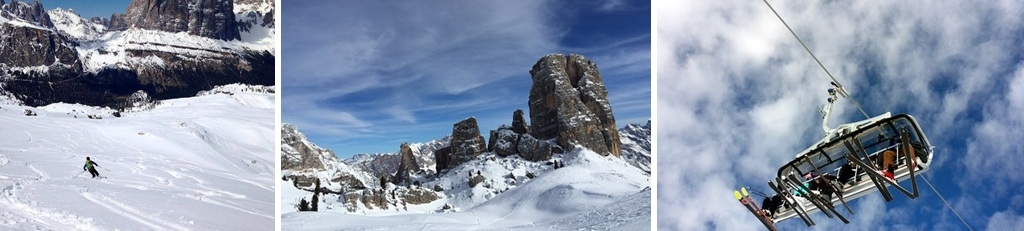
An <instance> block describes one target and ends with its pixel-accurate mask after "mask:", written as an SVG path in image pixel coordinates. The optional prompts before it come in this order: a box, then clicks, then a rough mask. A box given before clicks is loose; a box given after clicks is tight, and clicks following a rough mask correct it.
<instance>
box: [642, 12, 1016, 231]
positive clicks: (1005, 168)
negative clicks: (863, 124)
mask: <svg viewBox="0 0 1024 231" xmlns="http://www.w3.org/2000/svg"><path fill="white" fill-rule="evenodd" d="M771 2H772V3H773V6H774V7H775V8H776V9H777V10H778V11H779V14H781V15H782V17H783V18H784V19H786V20H787V22H788V23H789V24H790V25H791V26H792V27H793V29H794V30H795V31H796V33H798V34H799V35H800V36H801V38H802V39H804V41H805V42H807V44H808V46H809V47H810V49H812V50H813V51H814V52H815V55H817V56H818V58H819V59H821V61H822V62H823V64H824V65H825V66H826V67H828V69H829V71H831V72H832V73H833V75H835V76H836V77H837V78H838V79H839V80H840V81H841V82H842V83H843V84H844V85H846V87H847V89H848V90H849V91H850V92H851V93H852V94H853V96H854V97H855V98H856V99H857V100H858V101H859V102H860V103H861V104H862V105H863V106H864V109H865V110H866V111H867V113H869V114H871V115H878V114H881V113H884V112H887V111H890V112H893V113H894V114H895V113H908V114H911V115H913V116H915V117H916V118H917V119H918V120H919V122H920V123H921V125H922V126H923V129H924V131H925V132H926V133H927V134H928V136H929V138H930V139H931V141H932V143H933V145H934V146H935V150H936V153H935V155H936V157H935V160H934V163H933V165H932V169H931V170H930V171H929V172H927V173H925V174H924V175H925V176H926V177H927V178H928V179H929V180H930V181H931V182H932V183H933V184H935V186H936V187H937V189H938V191H940V192H941V193H942V194H943V196H945V197H946V199H947V200H949V201H950V203H952V206H953V207H954V208H956V209H957V211H958V212H959V213H960V214H961V215H963V216H964V219H965V220H967V222H968V223H969V224H970V225H971V226H972V227H973V228H974V229H975V230H1024V175H1022V174H1019V171H1020V169H1021V168H1020V167H1019V165H1020V164H1021V163H1024V155H1021V153H1022V152H1024V142H1021V139H1022V138H1024V119H1022V117H1021V115H1022V113H1021V112H1022V111H1024V56H1022V51H1024V49H1022V47H1024V37H1021V36H1020V35H1021V34H1022V33H1024V18H1022V17H1024V5H1021V4H1019V2H1016V1H984V2H970V3H967V2H963V3H961V2H948V1H915V2H901V1H838V2H837V1H808V2H804V1H796V2H794V1H771ZM657 5H658V7H657V8H658V11H657V12H656V15H658V16H657V18H656V20H658V28H657V36H656V37H657V42H656V44H657V49H656V50H657V51H656V56H657V59H656V60H657V65H658V79H657V83H658V88H657V98H658V101H657V105H658V107H657V113H658V116H657V121H656V124H657V127H658V130H657V133H656V136H657V137H658V138H657V142H658V144H657V152H656V153H657V154H656V155H657V160H656V161H657V165H658V168H657V181H658V183H657V184H658V185H657V190H658V193H657V198H658V199H657V203H658V208H657V209H658V211H657V214H658V218H657V219H658V228H659V229H662V230H759V229H763V227H762V226H761V224H760V223H759V222H758V221H757V220H756V219H755V218H754V217H753V216H751V215H749V213H748V212H746V211H745V209H744V208H743V207H742V206H741V205H739V203H738V202H736V201H735V199H734V198H732V191H733V190H737V189H738V188H739V187H741V186H752V187H753V188H755V189H758V190H761V191H767V187H766V184H765V182H767V181H768V179H769V178H770V177H771V176H774V174H775V171H776V170H777V168H778V167H779V166H780V165H782V164H784V163H786V162H788V161H790V160H791V158H792V157H793V155H795V154H796V153H797V152H799V151H801V150H803V149H805V148H806V147H807V146H808V145H810V144H812V143H814V142H815V141H817V140H818V139H820V137H821V136H822V131H821V129H820V120H819V119H818V118H819V117H818V116H819V114H818V113H817V109H816V107H817V106H819V105H821V104H823V103H824V101H825V90H826V89H827V88H828V77H827V76H826V75H825V73H824V72H822V70H821V69H820V68H819V67H818V65H817V64H816V63H814V61H813V60H812V59H811V57H810V56H809V55H808V54H807V53H806V52H805V51H804V50H803V48H802V47H800V45H799V44H798V43H797V41H796V40H795V39H794V38H793V36H792V35H790V34H789V32H788V31H787V30H786V28H785V27H784V26H783V25H782V23H780V22H779V20H778V19H777V18H776V17H775V15H774V14H772V12H771V11H770V10H769V9H768V7H767V6H765V4H764V3H763V2H761V1H738V0H737V1H662V2H659V3H658V4H657ZM836 113H837V114H835V115H834V116H833V119H832V124H839V123H845V122H850V121H853V120H859V119H862V118H863V116H862V115H860V113H859V112H857V111H856V109H855V108H853V106H852V104H851V103H849V101H840V104H838V105H837V107H836ZM919 183H920V185H919V187H920V188H921V190H923V192H922V195H921V197H919V198H918V199H915V200H910V199H908V198H907V197H905V196H902V194H898V195H897V196H896V197H895V198H896V199H895V201H894V202H890V203H885V202H884V200H883V199H882V197H881V196H879V195H878V194H877V193H876V194H873V195H869V196H865V197H863V198H861V199H858V200H857V201H854V202H853V203H852V204H851V206H852V207H853V208H854V209H855V212H857V214H854V215H850V216H848V217H850V218H851V224H849V225H845V224H843V223H842V222H841V221H839V220H838V219H827V218H826V217H824V216H822V215H820V214H819V215H816V216H813V218H814V219H815V221H816V222H817V223H818V224H817V225H816V226H813V227H812V228H811V229H813V230H966V227H964V225H963V224H961V222H960V220H958V219H957V218H956V217H955V216H954V215H953V213H952V212H950V211H949V209H948V208H946V206H945V205H944V204H943V203H942V201H941V200H940V199H939V198H938V196H936V194H935V193H934V192H932V191H931V190H930V189H929V188H928V187H927V185H925V184H924V183H923V182H919ZM756 200H757V201H758V202H760V198H756ZM844 214H845V213H844ZM779 226H780V229H781V230H791V229H806V226H804V224H803V223H802V222H800V221H799V220H797V219H794V220H789V221H785V222H782V223H780V224H779Z"/></svg>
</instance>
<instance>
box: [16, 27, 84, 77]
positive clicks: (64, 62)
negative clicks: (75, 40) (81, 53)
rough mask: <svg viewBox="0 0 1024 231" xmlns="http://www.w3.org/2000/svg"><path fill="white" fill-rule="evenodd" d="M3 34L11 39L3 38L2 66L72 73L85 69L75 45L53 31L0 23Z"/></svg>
mask: <svg viewBox="0 0 1024 231" xmlns="http://www.w3.org/2000/svg"><path fill="white" fill-rule="evenodd" d="M0 34H2V35H4V37H7V38H8V39H0V54H2V55H0V65H4V66H7V67H34V68H37V69H39V68H43V67H45V68H51V67H52V68H59V67H63V68H66V69H68V70H69V71H72V72H80V71H81V70H82V65H81V61H79V59H78V53H77V52H76V51H75V49H74V47H73V45H72V44H70V43H69V42H67V41H65V40H64V39H63V38H62V37H61V36H60V35H59V34H57V33H54V32H53V31H50V30H44V29H37V28H32V27H23V26H14V25H11V24H0ZM14 70H17V69H14ZM58 79H63V78H58Z"/></svg>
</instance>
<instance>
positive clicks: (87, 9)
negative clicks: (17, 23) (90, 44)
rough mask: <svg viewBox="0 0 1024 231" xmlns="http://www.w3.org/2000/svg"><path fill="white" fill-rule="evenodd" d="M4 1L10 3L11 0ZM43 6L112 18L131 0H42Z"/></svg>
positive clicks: (89, 16)
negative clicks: (111, 16)
mask: <svg viewBox="0 0 1024 231" xmlns="http://www.w3.org/2000/svg"><path fill="white" fill-rule="evenodd" d="M22 1H23V2H34V0H22ZM4 2H7V3H10V2H11V0H5V1H4ZM40 2H42V3H43V7H45V8H46V9H47V10H49V9H55V8H61V9H74V10H75V13H78V15H81V16H82V17H83V18H86V19H88V18H92V17H101V18H108V19H109V18H110V15H111V14H114V13H118V14H123V13H124V10H125V9H127V8H128V4H130V3H132V1H131V0H42V1H40Z"/></svg>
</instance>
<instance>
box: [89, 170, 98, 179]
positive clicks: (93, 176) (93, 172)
mask: <svg viewBox="0 0 1024 231" xmlns="http://www.w3.org/2000/svg"><path fill="white" fill-rule="evenodd" d="M89 174H92V178H96V177H97V176H100V172H97V171H96V168H89Z"/></svg>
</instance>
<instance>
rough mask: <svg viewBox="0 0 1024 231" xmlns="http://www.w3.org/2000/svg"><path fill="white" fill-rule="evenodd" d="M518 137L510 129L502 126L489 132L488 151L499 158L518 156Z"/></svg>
mask: <svg viewBox="0 0 1024 231" xmlns="http://www.w3.org/2000/svg"><path fill="white" fill-rule="evenodd" d="M519 136H520V134H516V132H515V131H513V128H512V127H509V126H505V125H502V126H500V127H498V130H491V137H490V139H489V140H488V142H489V144H488V150H490V151H492V152H494V154H496V155H498V156H501V157H506V156H509V155H515V154H518V153H519V150H518V147H517V146H518V145H519Z"/></svg>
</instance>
